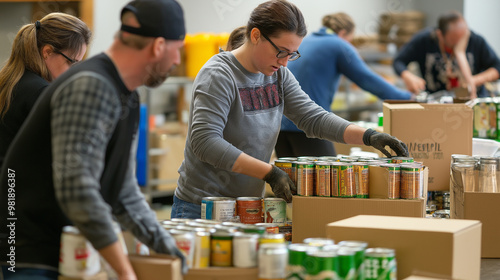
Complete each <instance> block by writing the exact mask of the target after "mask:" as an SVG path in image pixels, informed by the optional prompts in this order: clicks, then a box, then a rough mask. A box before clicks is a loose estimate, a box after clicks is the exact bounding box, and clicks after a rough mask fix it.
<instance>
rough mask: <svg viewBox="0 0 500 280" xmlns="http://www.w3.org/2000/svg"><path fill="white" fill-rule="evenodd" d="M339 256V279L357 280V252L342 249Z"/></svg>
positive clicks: (346, 248) (350, 249)
mask: <svg viewBox="0 0 500 280" xmlns="http://www.w3.org/2000/svg"><path fill="white" fill-rule="evenodd" d="M337 255H338V259H339V270H338V272H337V274H338V276H339V278H340V279H343V280H356V250H353V249H352V248H349V247H340V248H339V250H338V251H337Z"/></svg>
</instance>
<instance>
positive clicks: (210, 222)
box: [194, 219, 221, 225]
mask: <svg viewBox="0 0 500 280" xmlns="http://www.w3.org/2000/svg"><path fill="white" fill-rule="evenodd" d="M194 221H195V222H198V223H202V224H207V225H220V223H221V222H219V221H214V220H205V219H196V220H194Z"/></svg>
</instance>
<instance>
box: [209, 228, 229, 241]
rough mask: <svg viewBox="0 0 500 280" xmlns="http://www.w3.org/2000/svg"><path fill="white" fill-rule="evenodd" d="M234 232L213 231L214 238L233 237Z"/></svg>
mask: <svg viewBox="0 0 500 280" xmlns="http://www.w3.org/2000/svg"><path fill="white" fill-rule="evenodd" d="M233 236H234V233H232V232H228V231H225V230H216V231H215V232H213V233H212V238H227V239H231V238H233Z"/></svg>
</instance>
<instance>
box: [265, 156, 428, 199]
mask: <svg viewBox="0 0 500 280" xmlns="http://www.w3.org/2000/svg"><path fill="white" fill-rule="evenodd" d="M275 165H276V166H277V167H278V168H280V169H282V170H283V171H285V172H286V173H287V174H288V175H289V176H290V178H291V179H292V181H293V182H294V183H295V185H296V186H297V195H300V196H323V197H344V198H352V197H357V198H369V177H370V176H369V174H370V173H369V172H370V167H371V166H378V167H383V168H386V169H387V170H388V173H387V174H388V175H387V176H388V178H387V179H388V186H387V187H388V188H389V197H390V198H392V199H397V198H404V199H416V198H421V197H423V195H422V192H423V183H424V181H423V165H422V164H421V163H415V162H414V160H413V158H408V157H393V158H360V157H342V158H337V157H319V158H314V157H299V158H280V159H278V160H276V161H275Z"/></svg>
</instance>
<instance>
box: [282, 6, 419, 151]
mask: <svg viewBox="0 0 500 280" xmlns="http://www.w3.org/2000/svg"><path fill="white" fill-rule="evenodd" d="M322 24H323V27H322V28H321V29H320V30H318V31H317V32H314V33H312V34H310V35H309V36H307V37H305V38H304V40H303V41H302V44H301V45H300V48H299V51H300V54H301V59H299V60H297V61H291V62H290V63H289V64H288V69H289V70H290V71H291V72H292V73H293V75H294V76H295V78H296V79H297V81H299V83H300V85H301V87H302V89H303V90H304V92H306V93H307V94H308V95H309V97H310V98H311V99H312V100H313V101H315V102H316V103H317V104H318V105H320V106H321V107H323V109H325V110H326V111H331V109H330V106H331V104H332V102H333V98H334V95H335V92H336V91H337V88H338V86H339V81H340V76H341V75H342V74H343V75H345V76H346V77H347V78H349V79H350V80H352V81H353V82H354V83H355V84H357V85H358V86H360V87H361V88H362V89H364V90H366V91H368V92H370V93H372V94H374V95H376V96H378V97H379V98H380V99H410V97H411V94H410V93H409V92H408V91H405V90H401V89H398V88H396V87H394V86H393V85H391V84H389V83H387V82H386V81H385V80H384V79H382V78H381V77H380V76H378V75H377V74H375V73H374V72H373V71H372V70H370V68H368V66H367V65H366V64H365V63H364V61H363V60H362V59H361V57H360V56H359V55H358V53H357V51H356V49H355V48H354V47H353V46H352V45H351V44H350V41H351V40H352V38H353V34H354V30H355V28H356V25H355V24H354V21H353V20H352V18H351V17H350V16H349V15H347V14H346V13H342V12H339V13H334V14H329V15H326V16H324V17H323V20H322ZM276 154H277V155H278V157H287V156H303V155H310V156H334V155H336V153H335V149H334V147H333V144H332V143H331V142H330V141H328V140H323V139H315V138H309V137H308V136H307V135H306V133H305V132H303V131H302V130H300V129H299V128H298V127H297V126H296V125H295V124H294V123H293V122H292V121H291V120H290V119H288V118H286V117H283V119H282V121H281V131H280V133H279V136H278V141H277V143H276Z"/></svg>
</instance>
